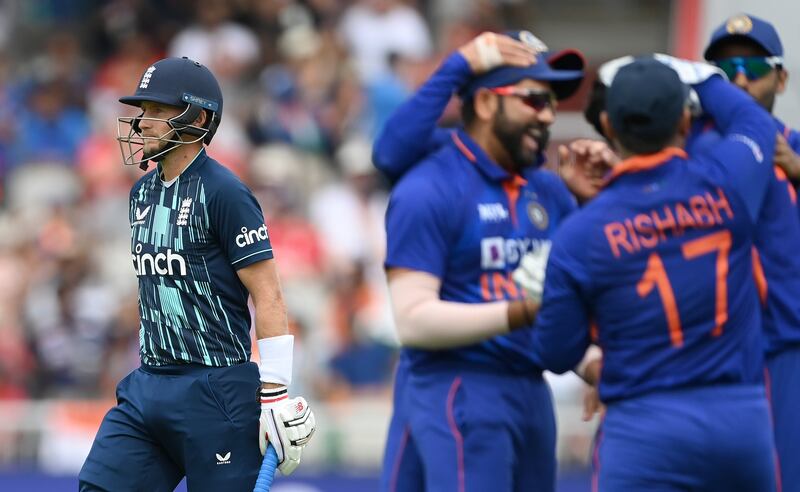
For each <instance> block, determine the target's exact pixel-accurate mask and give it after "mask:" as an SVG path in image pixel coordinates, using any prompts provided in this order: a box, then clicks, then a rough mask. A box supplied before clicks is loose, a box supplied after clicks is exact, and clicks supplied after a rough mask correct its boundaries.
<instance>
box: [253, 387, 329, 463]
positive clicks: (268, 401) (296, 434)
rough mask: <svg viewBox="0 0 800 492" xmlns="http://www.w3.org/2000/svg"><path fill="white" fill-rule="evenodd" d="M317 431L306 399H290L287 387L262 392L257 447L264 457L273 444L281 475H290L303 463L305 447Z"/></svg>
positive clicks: (312, 413) (262, 390)
mask: <svg viewBox="0 0 800 492" xmlns="http://www.w3.org/2000/svg"><path fill="white" fill-rule="evenodd" d="M315 429H316V421H315V419H314V412H312V411H311V408H309V406H308V403H307V402H306V400H305V398H303V397H297V398H289V395H288V392H287V390H286V386H280V387H278V388H270V389H264V388H262V389H261V417H260V419H259V432H258V446H259V448H261V454H264V453H265V452H266V451H267V444H268V443H269V444H272V447H273V448H275V452H276V453H277V455H278V469H279V470H280V471H281V473H282V474H284V475H289V474H290V473H292V472H293V471H294V470H295V468H297V465H299V464H300V456H301V455H302V454H303V447H304V446H305V445H306V444H308V441H309V440H310V439H311V436H313V435H314V430H315Z"/></svg>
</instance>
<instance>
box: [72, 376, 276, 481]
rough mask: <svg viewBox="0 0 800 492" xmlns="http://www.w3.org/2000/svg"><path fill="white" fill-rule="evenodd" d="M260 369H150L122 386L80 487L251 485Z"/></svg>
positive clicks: (256, 454)
mask: <svg viewBox="0 0 800 492" xmlns="http://www.w3.org/2000/svg"><path fill="white" fill-rule="evenodd" d="M259 386H260V383H259V375H258V367H257V366H256V365H255V364H253V363H246V364H241V365H236V366H231V367H224V368H211V367H205V366H199V365H185V366H166V367H146V366H142V367H140V368H139V369H136V370H135V371H133V372H132V373H130V374H129V375H128V376H127V377H126V378H125V379H123V380H122V381H121V382H120V383H119V385H118V386H117V405H116V406H115V407H114V408H112V409H111V410H109V412H108V414H106V416H105V418H104V419H103V422H102V424H100V429H99V430H98V431H97V436H96V437H95V440H94V444H93V445H92V449H91V451H90V452H89V456H88V457H87V458H86V462H85V463H84V464H83V468H82V469H81V471H80V475H79V479H80V483H81V485H80V487H81V490H82V491H84V490H85V491H90V490H108V491H115V492H116V491H148V492H157V491H172V490H173V489H174V488H175V486H176V485H177V484H178V482H180V480H181V479H182V478H183V477H184V475H185V476H186V483H187V487H188V489H189V490H190V491H192V492H194V491H220V490H225V491H252V490H253V486H254V484H255V481H256V477H257V475H258V470H259V467H260V465H261V452H260V451H259V448H258V418H259V414H260V407H259V404H258V400H257V399H256V395H257V392H258V388H259Z"/></svg>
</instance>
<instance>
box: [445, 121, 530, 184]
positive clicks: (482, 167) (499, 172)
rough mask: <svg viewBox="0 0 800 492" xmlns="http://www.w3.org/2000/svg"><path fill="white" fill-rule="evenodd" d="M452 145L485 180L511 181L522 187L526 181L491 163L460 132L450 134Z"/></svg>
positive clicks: (464, 133)
mask: <svg viewBox="0 0 800 492" xmlns="http://www.w3.org/2000/svg"><path fill="white" fill-rule="evenodd" d="M451 136H452V139H453V144H454V145H455V146H456V148H457V149H458V150H459V152H461V153H462V154H463V155H464V157H466V158H467V160H468V161H470V162H471V163H473V164H475V167H477V168H478V170H479V171H480V172H481V173H482V174H483V175H484V176H486V177H487V178H489V179H491V180H492V181H508V180H513V181H514V182H515V183H518V184H520V185H524V184H525V183H526V182H527V181H525V179H524V178H523V177H521V176H519V175H516V174H515V175H512V174H511V173H509V172H508V171H506V170H505V169H503V168H502V167H500V165H499V164H498V163H496V162H495V161H493V160H492V159H491V158H490V157H489V156H488V155H486V152H484V150H483V149H482V148H481V147H480V145H478V144H477V143H475V141H474V140H472V138H471V137H470V136H469V135H467V133H466V132H465V131H464V130H462V129H459V130H456V131H455V132H453V133H452V134H451Z"/></svg>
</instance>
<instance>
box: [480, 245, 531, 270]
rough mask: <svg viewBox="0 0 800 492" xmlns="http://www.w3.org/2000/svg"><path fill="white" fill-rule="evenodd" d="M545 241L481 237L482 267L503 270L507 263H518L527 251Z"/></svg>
mask: <svg viewBox="0 0 800 492" xmlns="http://www.w3.org/2000/svg"><path fill="white" fill-rule="evenodd" d="M544 242H545V241H544V240H540V239H535V240H534V239H530V238H518V239H506V238H504V237H486V238H483V239H481V268H483V269H484V270H494V269H498V270H503V269H505V268H506V265H516V264H517V263H519V260H520V259H521V258H522V256H523V255H525V253H527V252H528V251H530V250H531V248H532V247H534V246H539V245H541V244H543V243H544Z"/></svg>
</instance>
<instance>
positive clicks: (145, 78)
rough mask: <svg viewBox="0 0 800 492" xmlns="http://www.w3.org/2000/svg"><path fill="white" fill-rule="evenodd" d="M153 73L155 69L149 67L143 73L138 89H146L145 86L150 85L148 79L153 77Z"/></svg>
mask: <svg viewBox="0 0 800 492" xmlns="http://www.w3.org/2000/svg"><path fill="white" fill-rule="evenodd" d="M155 71H156V67H155V66H151V67H150V68H148V69H147V70H146V71H145V72H144V75H142V81H141V83H139V89H147V86H149V85H150V77H152V76H153V72H155Z"/></svg>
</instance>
